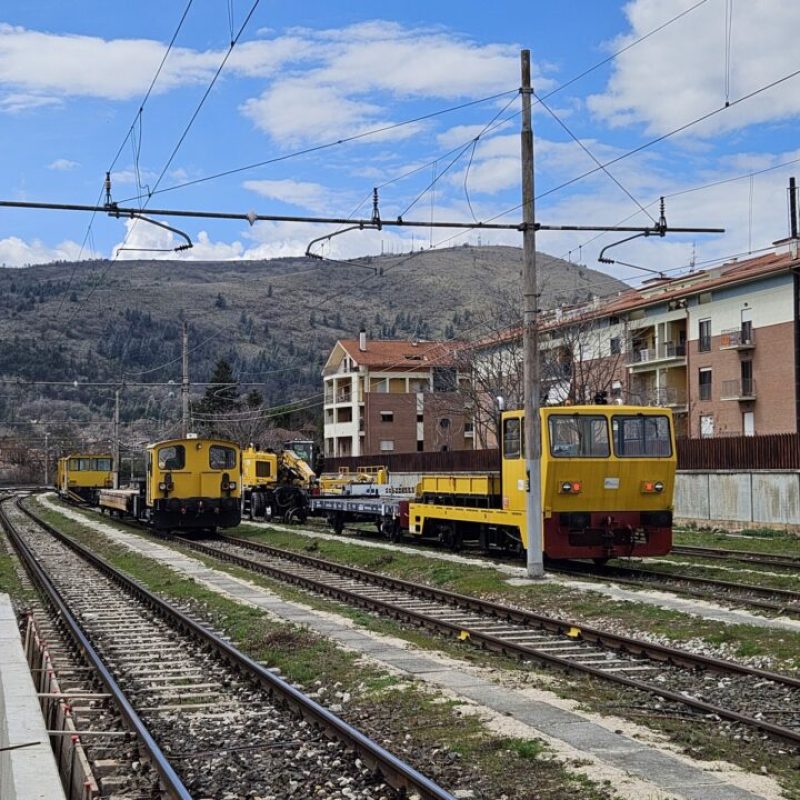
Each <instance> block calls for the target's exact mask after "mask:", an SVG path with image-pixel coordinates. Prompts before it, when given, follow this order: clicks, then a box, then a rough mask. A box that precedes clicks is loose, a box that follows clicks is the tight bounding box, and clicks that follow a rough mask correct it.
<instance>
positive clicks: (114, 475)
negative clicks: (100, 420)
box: [111, 389, 119, 489]
mask: <svg viewBox="0 0 800 800" xmlns="http://www.w3.org/2000/svg"><path fill="white" fill-rule="evenodd" d="M112 460H113V463H112V465H111V486H112V488H114V489H119V389H117V390H116V391H115V392H114V452H113V453H112Z"/></svg>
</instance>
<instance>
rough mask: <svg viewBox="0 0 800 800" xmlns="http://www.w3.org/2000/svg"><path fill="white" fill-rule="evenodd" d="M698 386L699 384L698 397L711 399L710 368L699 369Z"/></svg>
mask: <svg viewBox="0 0 800 800" xmlns="http://www.w3.org/2000/svg"><path fill="white" fill-rule="evenodd" d="M698 383H699V386H700V399H701V400H710V399H711V370H710V369H701V370H700V379H699V382H698Z"/></svg>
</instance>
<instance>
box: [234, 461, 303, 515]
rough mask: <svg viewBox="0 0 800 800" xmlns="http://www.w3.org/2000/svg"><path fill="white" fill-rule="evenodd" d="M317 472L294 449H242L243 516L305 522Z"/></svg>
mask: <svg viewBox="0 0 800 800" xmlns="http://www.w3.org/2000/svg"><path fill="white" fill-rule="evenodd" d="M316 486H317V476H316V474H315V473H314V470H313V469H311V467H310V466H309V465H308V463H307V462H306V461H305V460H304V459H302V458H301V457H300V456H299V455H298V454H297V453H296V452H295V451H294V450H290V449H288V448H287V449H284V450H281V451H280V452H279V453H276V452H274V451H272V450H257V449H256V448H255V447H253V446H252V445H251V446H250V447H248V448H247V449H246V450H242V516H243V517H249V518H250V519H264V520H280V521H283V522H305V521H306V518H307V517H308V511H309V507H308V497H309V494H310V493H311V492H312V491H314V490H315V489H316Z"/></svg>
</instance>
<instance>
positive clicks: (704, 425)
mask: <svg viewBox="0 0 800 800" xmlns="http://www.w3.org/2000/svg"><path fill="white" fill-rule="evenodd" d="M713 435H714V417H712V416H711V414H703V415H702V416H701V417H700V436H701V437H702V438H703V439H709V438H711V437H712V436H713Z"/></svg>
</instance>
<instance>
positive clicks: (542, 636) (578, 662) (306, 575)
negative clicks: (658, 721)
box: [180, 536, 800, 746]
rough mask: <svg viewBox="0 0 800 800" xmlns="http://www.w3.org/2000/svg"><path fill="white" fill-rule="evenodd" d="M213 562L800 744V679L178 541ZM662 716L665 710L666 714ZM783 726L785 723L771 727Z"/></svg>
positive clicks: (259, 551) (471, 601) (322, 566)
mask: <svg viewBox="0 0 800 800" xmlns="http://www.w3.org/2000/svg"><path fill="white" fill-rule="evenodd" d="M180 541H181V542H182V544H184V545H186V546H187V547H189V548H191V549H192V550H195V551H197V552H200V553H203V554H206V555H210V556H214V557H216V558H219V559H221V560H224V561H228V562H230V563H233V564H236V565H238V566H241V567H245V568H246V569H250V570H253V571H256V572H260V573H262V574H265V575H268V576H270V577H272V578H276V579H278V580H280V581H283V582H287V583H290V584H293V585H296V586H300V587H302V588H305V589H308V590H310V591H313V592H316V593H318V594H323V595H326V596H329V597H332V598H335V599H337V600H340V601H342V602H345V603H347V604H349V605H354V606H357V607H360V608H365V609H368V610H370V611H372V612H375V613H377V614H381V615H384V616H388V617H391V618H394V619H398V620H401V621H405V622H410V623H413V624H415V625H419V626H422V627H425V628H427V629H430V630H434V631H436V632H438V633H441V634H444V635H447V636H451V637H457V638H459V639H461V640H464V641H468V642H470V643H472V644H474V645H477V646H479V647H482V648H485V649H489V650H492V651H495V652H499V653H503V654H506V655H512V656H516V657H518V658H520V659H522V660H524V661H526V662H534V661H535V662H540V663H544V664H548V665H550V666H553V667H558V668H562V669H565V670H569V671H576V672H581V673H584V674H588V675H592V676H594V677H596V678H600V679H602V680H605V681H612V682H614V683H617V684H621V685H623V686H626V687H628V688H630V689H636V690H641V691H643V692H646V693H648V694H649V695H651V696H653V695H654V696H655V697H657V698H659V699H660V701H661V702H662V703H663V704H666V707H667V708H672V709H683V710H684V711H685V708H686V706H688V707H689V708H691V709H693V710H694V711H696V712H698V713H699V714H703V715H706V716H707V717H711V718H717V719H720V720H727V721H728V722H730V723H741V724H743V725H747V726H751V727H752V728H755V729H757V730H759V731H761V732H762V733H764V734H769V735H771V736H775V737H778V738H779V739H782V740H784V741H788V742H791V743H792V744H793V745H795V746H797V745H798V744H800V679H798V678H793V677H790V676H785V675H780V674H776V673H773V672H769V671H766V670H760V669H755V668H751V667H746V666H743V665H740V664H736V663H734V662H728V661H723V660H719V659H714V658H710V657H707V656H699V655H694V654H691V653H688V652H684V651H681V650H677V649H674V648H669V647H664V646H661V645H655V644H651V643H649V642H646V641H639V640H635V639H633V638H630V637H625V636H619V635H617V634H611V633H608V632H605V631H602V630H598V629H595V628H590V627H586V626H580V625H578V624H576V623H574V622H571V621H568V620H558V619H554V618H550V617H546V616H543V615H539V614H536V613H533V612H530V611H526V610H524V609H520V608H514V607H509V606H504V605H500V604H497V603H492V602H488V601H484V600H480V599H477V598H474V597H468V596H464V595H458V594H454V593H451V592H445V591H442V590H439V589H434V588H431V587H427V586H422V585H418V584H412V583H409V582H406V581H401V580H398V579H395V578H390V577H387V576H384V575H380V574H377V573H371V572H367V571H365V570H360V569H355V568H352V567H345V566H341V565H338V564H334V563H331V562H327V561H323V560H320V559H316V558H312V557H309V556H305V555H300V554H297V553H292V552H289V551H283V550H279V549H277V548H273V547H269V546H267V545H263V544H260V543H256V542H251V541H247V540H241V539H237V538H234V537H227V536H221V537H217V538H216V539H214V540H206V541H203V542H199V541H194V540H187V539H181V540H180ZM660 707H661V708H663V706H660ZM774 719H778V720H780V724H778V723H776V722H774V721H772V720H774Z"/></svg>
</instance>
